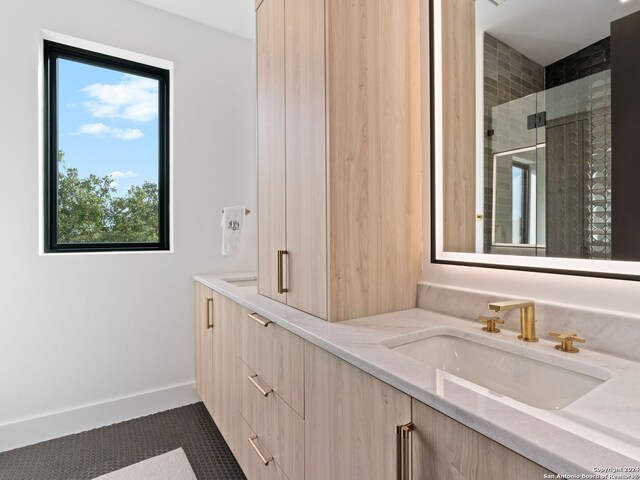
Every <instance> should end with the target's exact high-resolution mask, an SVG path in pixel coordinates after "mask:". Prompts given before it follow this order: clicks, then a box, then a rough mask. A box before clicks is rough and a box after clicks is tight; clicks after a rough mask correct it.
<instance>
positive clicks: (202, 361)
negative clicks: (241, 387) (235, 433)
mask: <svg viewBox="0 0 640 480" xmlns="http://www.w3.org/2000/svg"><path fill="white" fill-rule="evenodd" d="M195 306H196V316H195V317H196V325H195V327H196V328H195V337H196V345H195V347H196V348H195V350H196V391H197V392H198V395H199V396H200V398H201V399H202V401H203V403H204V404H205V406H206V407H207V410H208V411H209V414H210V415H211V417H212V418H213V420H214V421H215V422H216V425H217V426H218V429H219V430H220V432H221V433H222V434H223V436H224V437H225V438H228V439H231V438H232V435H231V431H232V430H233V428H234V426H233V424H232V420H231V419H232V418H234V416H235V411H236V406H235V405H236V403H237V383H236V382H235V381H234V379H233V375H234V373H235V372H234V369H233V363H234V358H235V352H236V351H237V344H238V334H237V331H236V326H237V324H238V322H237V319H238V317H239V314H240V309H241V307H240V305H238V304H237V303H236V302H234V301H232V300H229V299H228V298H226V297H224V296H222V295H220V294H218V293H216V292H214V291H212V290H211V289H209V288H207V287H205V286H203V285H201V284H199V283H196V284H195ZM232 443H233V442H232V441H229V444H230V446H232V447H233V445H232Z"/></svg>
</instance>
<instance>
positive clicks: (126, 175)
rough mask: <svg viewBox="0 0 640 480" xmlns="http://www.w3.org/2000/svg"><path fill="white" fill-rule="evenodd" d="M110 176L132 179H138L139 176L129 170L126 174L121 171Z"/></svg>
mask: <svg viewBox="0 0 640 480" xmlns="http://www.w3.org/2000/svg"><path fill="white" fill-rule="evenodd" d="M109 176H110V177H111V178H131V177H137V176H138V174H137V173H136V172H134V171H133V170H127V171H126V172H121V171H120V170H116V171H115V172H111V173H110V174H109Z"/></svg>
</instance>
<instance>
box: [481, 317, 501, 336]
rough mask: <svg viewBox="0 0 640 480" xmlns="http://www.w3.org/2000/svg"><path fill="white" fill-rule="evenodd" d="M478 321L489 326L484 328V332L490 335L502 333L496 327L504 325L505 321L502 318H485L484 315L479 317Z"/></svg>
mask: <svg viewBox="0 0 640 480" xmlns="http://www.w3.org/2000/svg"><path fill="white" fill-rule="evenodd" d="M478 321H479V322H484V323H486V324H487V326H486V327H482V330H484V331H485V332H488V333H500V329H499V328H497V327H496V324H498V323H499V324H503V323H504V320H502V319H501V318H500V317H485V316H484V315H480V316H479V317H478Z"/></svg>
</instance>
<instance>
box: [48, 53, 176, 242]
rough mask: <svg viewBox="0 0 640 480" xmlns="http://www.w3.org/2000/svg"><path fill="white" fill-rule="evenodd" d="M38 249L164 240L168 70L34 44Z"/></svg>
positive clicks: (166, 226)
mask: <svg viewBox="0 0 640 480" xmlns="http://www.w3.org/2000/svg"><path fill="white" fill-rule="evenodd" d="M44 62H45V65H44V67H45V68H44V72H45V108H46V112H45V113H46V115H45V119H46V128H45V135H46V137H45V138H46V158H45V168H46V172H45V190H46V191H45V196H44V198H45V219H44V224H45V242H44V244H45V252H87V251H138V250H168V249H169V72H168V71H167V70H164V69H160V68H157V67H152V66H148V65H143V64H140V63H136V62H132V61H129V60H123V59H120V58H116V57H111V56H107V55H103V54H99V53H95V52H90V51H87V50H81V49H78V48H75V47H70V46H66V45H61V44H58V43H52V42H45V44H44Z"/></svg>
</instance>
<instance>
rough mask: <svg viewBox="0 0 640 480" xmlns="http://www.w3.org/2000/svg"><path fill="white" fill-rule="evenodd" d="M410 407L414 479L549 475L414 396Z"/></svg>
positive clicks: (532, 479)
mask: <svg viewBox="0 0 640 480" xmlns="http://www.w3.org/2000/svg"><path fill="white" fill-rule="evenodd" d="M412 410H413V411H412V420H413V424H414V430H413V433H412V435H413V439H412V443H413V478H415V479H416V480H417V479H422V478H428V479H431V480H457V479H459V480H463V479H476V480H493V479H496V478H517V479H518V480H539V479H541V478H545V476H544V475H545V474H547V475H550V474H551V472H550V471H549V470H547V469H545V468H543V467H541V466H540V465H538V464H536V463H534V462H532V461H530V460H528V459H526V458H525V457H523V456H521V455H518V454H517V453H515V452H513V451H512V450H509V449H508V448H506V447H504V446H502V445H500V444H499V443H497V442H494V441H493V440H491V439H490V438H487V437H485V436H483V435H481V434H479V433H478V432H476V431H474V430H472V429H470V428H468V427H466V426H464V425H463V424H461V423H460V422H457V421H455V420H453V419H452V418H449V417H447V416H446V415H443V414H442V413H440V412H438V411H436V410H434V409H433V408H431V407H429V406H427V405H425V404H424V403H421V402H419V401H417V400H415V399H414V400H413V403H412ZM548 478H550V477H548Z"/></svg>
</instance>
